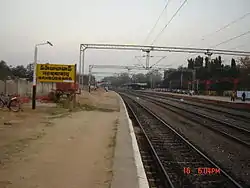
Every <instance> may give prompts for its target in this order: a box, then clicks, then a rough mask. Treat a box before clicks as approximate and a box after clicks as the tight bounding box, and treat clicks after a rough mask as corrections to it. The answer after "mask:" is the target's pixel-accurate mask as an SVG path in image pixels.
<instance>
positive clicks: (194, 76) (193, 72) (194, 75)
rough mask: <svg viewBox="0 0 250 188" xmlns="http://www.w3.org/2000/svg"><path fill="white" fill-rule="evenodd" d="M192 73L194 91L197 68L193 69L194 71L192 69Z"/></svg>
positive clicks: (193, 88)
mask: <svg viewBox="0 0 250 188" xmlns="http://www.w3.org/2000/svg"><path fill="white" fill-rule="evenodd" d="M192 74H193V80H192V90H193V91H194V90H195V79H196V71H195V70H193V71H192Z"/></svg>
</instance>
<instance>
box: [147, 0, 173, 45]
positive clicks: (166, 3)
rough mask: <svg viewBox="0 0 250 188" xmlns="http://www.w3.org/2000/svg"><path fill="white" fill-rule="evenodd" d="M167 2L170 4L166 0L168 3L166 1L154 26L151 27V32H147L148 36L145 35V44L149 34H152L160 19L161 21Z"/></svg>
mask: <svg viewBox="0 0 250 188" xmlns="http://www.w3.org/2000/svg"><path fill="white" fill-rule="evenodd" d="M169 2H170V0H168V1H167V3H166V5H165V7H164V9H163V10H162V12H161V14H160V16H159V17H158V19H157V21H156V23H155V24H154V26H153V27H152V28H151V30H150V31H149V33H148V35H147V37H146V39H145V41H144V43H146V42H147V40H148V38H149V36H150V35H151V33H152V32H153V30H154V29H155V27H156V25H157V24H158V22H159V21H160V19H161V17H162V15H163V13H164V11H165V10H166V9H167V7H168V4H169Z"/></svg>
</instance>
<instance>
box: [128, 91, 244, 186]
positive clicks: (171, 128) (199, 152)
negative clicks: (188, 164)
mask: <svg viewBox="0 0 250 188" xmlns="http://www.w3.org/2000/svg"><path fill="white" fill-rule="evenodd" d="M123 95H125V96H127V97H129V96H128V95H126V94H123ZM129 98H130V99H131V100H132V101H133V102H134V103H137V104H138V106H140V107H141V108H142V109H144V110H145V111H147V112H148V113H149V114H151V115H152V116H153V117H154V118H155V119H157V120H158V121H159V122H161V123H162V124H163V125H164V126H166V127H167V128H168V129H169V130H171V131H172V132H173V133H174V134H175V135H177V136H178V137H179V138H181V140H182V141H184V142H185V143H186V144H187V145H188V146H190V147H191V148H192V149H194V150H195V151H196V152H197V153H198V154H199V155H200V156H202V157H203V158H204V159H206V161H207V162H209V163H210V164H211V165H213V166H214V167H216V168H217V169H220V171H221V172H222V174H223V175H224V176H225V177H226V178H227V179H229V180H230V181H231V182H232V183H233V184H234V185H235V186H237V187H238V188H243V186H241V185H240V184H239V183H238V182H237V181H236V180H235V179H234V178H233V177H231V176H230V175H229V174H228V173H227V172H226V171H224V170H223V169H222V168H221V167H220V166H219V165H217V164H216V163H215V162H213V161H212V160H211V159H210V158H209V157H208V156H206V155H205V154H204V153H203V152H202V151H200V150H199V149H198V148H197V147H195V146H194V145H193V144H192V143H191V142H190V141H188V140H187V139H186V138H184V137H183V136H182V135H181V134H180V133H178V132H177V131H176V130H175V129H174V128H173V127H172V126H171V125H169V124H167V123H166V122H165V121H164V120H162V118H161V117H159V116H158V115H157V114H155V113H154V112H153V111H152V110H150V109H149V108H148V107H146V106H144V105H142V104H140V103H139V102H138V101H136V100H134V99H132V98H131V97H129Z"/></svg>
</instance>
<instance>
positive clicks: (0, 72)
mask: <svg viewBox="0 0 250 188" xmlns="http://www.w3.org/2000/svg"><path fill="white" fill-rule="evenodd" d="M8 76H12V73H11V70H10V68H9V66H8V65H7V63H6V62H5V61H3V60H2V61H0V79H1V80H4V79H7V77H8Z"/></svg>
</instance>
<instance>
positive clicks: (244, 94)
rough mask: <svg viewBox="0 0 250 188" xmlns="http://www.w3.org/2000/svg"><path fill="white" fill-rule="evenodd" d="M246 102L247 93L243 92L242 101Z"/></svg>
mask: <svg viewBox="0 0 250 188" xmlns="http://www.w3.org/2000/svg"><path fill="white" fill-rule="evenodd" d="M245 100H246V93H245V92H243V93H242V101H245Z"/></svg>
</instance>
